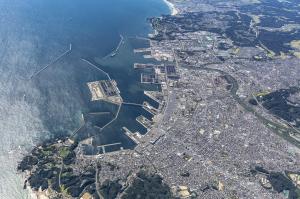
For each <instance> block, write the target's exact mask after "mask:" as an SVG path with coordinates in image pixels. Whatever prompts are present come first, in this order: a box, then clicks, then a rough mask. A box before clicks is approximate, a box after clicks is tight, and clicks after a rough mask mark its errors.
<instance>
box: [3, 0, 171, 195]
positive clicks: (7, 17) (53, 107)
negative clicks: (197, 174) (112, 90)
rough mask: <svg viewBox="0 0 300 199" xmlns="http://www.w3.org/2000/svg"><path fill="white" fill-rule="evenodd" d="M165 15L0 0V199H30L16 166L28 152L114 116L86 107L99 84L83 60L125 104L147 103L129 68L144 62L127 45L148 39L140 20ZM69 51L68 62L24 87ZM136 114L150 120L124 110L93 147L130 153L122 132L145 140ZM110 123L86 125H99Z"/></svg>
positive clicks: (110, 5) (48, 0)
mask: <svg viewBox="0 0 300 199" xmlns="http://www.w3.org/2000/svg"><path fill="white" fill-rule="evenodd" d="M168 12H169V10H168V8H167V6H166V5H165V4H164V3H163V1H161V0H143V1H142V0H89V1H83V0H72V1H71V0H43V1H41V0H0V137H1V138H0V161H1V164H0V171H1V172H0V181H1V183H0V199H14V198H16V199H19V198H20V199H23V198H29V195H28V193H27V192H26V191H25V190H23V181H22V177H21V176H20V175H18V174H17V172H16V166H17V162H18V161H19V160H20V159H21V157H22V156H23V155H24V154H26V152H28V150H30V149H31V148H32V147H33V146H35V145H36V144H38V143H39V142H41V141H42V140H45V139H47V138H49V137H53V136H57V135H68V134H71V133H72V132H73V131H74V130H75V129H76V128H78V127H79V126H80V125H81V124H82V115H84V114H86V113H88V112H93V111H98V110H101V111H102V110H107V111H110V112H112V116H113V114H114V113H115V111H116V108H115V107H113V106H109V105H106V104H98V103H91V102H90V101H89V98H88V95H87V94H86V92H87V90H86V89H87V86H86V83H87V82H88V81H95V80H99V79H105V76H104V74H103V73H101V72H99V70H96V69H94V68H93V67H91V66H89V65H88V64H87V63H85V62H83V61H82V60H81V58H84V59H87V60H90V61H92V62H93V63H95V64H96V65H97V66H99V67H101V69H103V70H105V71H106V72H108V73H109V74H110V75H111V77H112V78H113V79H116V81H117V83H118V85H119V88H120V91H121V95H122V97H123V98H124V100H125V101H129V102H136V103H142V102H143V101H144V100H148V101H149V99H147V97H146V96H144V95H143V89H144V87H143V86H142V85H141V84H140V83H139V77H140V76H139V75H140V74H139V72H138V71H134V70H133V63H134V62H136V61H138V62H148V61H145V60H144V59H143V58H142V56H141V55H137V54H134V53H133V52H132V50H133V48H135V47H136V45H137V44H136V43H137V42H136V41H135V40H134V39H132V37H135V36H142V37H146V36H147V34H148V33H149V32H151V31H152V30H151V27H150V25H149V23H148V22H147V21H146V19H147V18H148V17H153V16H159V15H161V14H166V13H168ZM120 34H122V35H123V36H124V37H125V38H126V39H125V43H124V45H122V46H121V48H120V51H119V53H118V54H117V55H116V56H115V57H113V58H108V59H106V60H105V61H103V60H102V59H101V58H102V57H103V56H105V55H107V54H108V53H110V52H111V51H112V50H113V49H114V48H115V47H116V46H117V45H118V43H119V41H120ZM130 38H131V39H130ZM70 43H72V52H71V53H70V54H68V55H67V56H64V57H63V58H62V59H60V60H59V61H58V62H56V63H54V64H52V65H51V66H49V67H48V68H47V69H46V70H44V71H42V72H41V73H39V74H38V75H37V76H35V77H34V78H32V79H30V77H31V76H32V75H33V74H34V73H35V72H36V71H38V70H39V69H41V68H43V67H44V66H46V65H47V64H49V63H50V62H52V61H53V60H55V59H56V58H57V57H58V56H60V55H61V54H62V53H63V52H65V51H66V50H68V48H69V44H70ZM152 89H156V88H152ZM150 102H151V101H150ZM152 103H153V102H152ZM154 105H155V104H154ZM140 114H144V115H145V116H146V117H150V115H149V114H148V113H146V112H145V111H144V110H142V109H137V108H134V107H130V106H126V107H125V106H124V107H122V109H121V112H120V117H119V119H118V120H116V122H114V123H113V124H112V125H111V126H110V127H109V128H107V129H106V130H105V131H104V132H103V133H102V134H101V136H98V138H97V142H98V143H110V142H116V141H120V142H122V143H123V145H124V147H128V148H129V147H132V143H131V142H130V140H129V139H128V138H126V137H125V136H124V135H123V134H122V131H121V130H120V128H121V127H122V126H127V127H128V128H129V129H130V130H132V131H137V130H138V131H140V132H141V133H145V129H144V128H142V127H141V126H140V125H138V124H137V123H136V121H135V117H136V116H138V115H140ZM112 116H108V117H107V118H94V119H93V120H92V121H91V122H96V123H97V124H99V125H101V122H102V123H105V122H106V121H108V120H109V119H111V118H109V117H112Z"/></svg>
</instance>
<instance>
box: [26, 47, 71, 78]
mask: <svg viewBox="0 0 300 199" xmlns="http://www.w3.org/2000/svg"><path fill="white" fill-rule="evenodd" d="M71 51H72V44H70V46H69V49H68V50H67V51H65V52H64V53H62V54H61V55H60V56H58V57H57V58H56V59H55V60H53V61H52V62H50V63H49V64H47V65H46V66H44V67H43V68H42V69H40V70H38V71H36V72H35V73H34V74H32V75H31V76H30V79H33V78H34V77H36V76H37V75H39V74H40V73H41V72H43V71H44V70H46V69H47V68H48V67H49V66H51V65H53V64H54V63H56V62H58V61H59V60H60V59H61V58H63V57H64V56H65V55H67V54H68V53H69V52H71Z"/></svg>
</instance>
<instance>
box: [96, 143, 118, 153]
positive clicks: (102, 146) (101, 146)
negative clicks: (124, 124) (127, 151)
mask: <svg viewBox="0 0 300 199" xmlns="http://www.w3.org/2000/svg"><path fill="white" fill-rule="evenodd" d="M117 145H122V143H121V142H116V143H112V144H103V145H100V146H97V148H101V149H102V154H105V153H106V150H105V147H108V146H117Z"/></svg>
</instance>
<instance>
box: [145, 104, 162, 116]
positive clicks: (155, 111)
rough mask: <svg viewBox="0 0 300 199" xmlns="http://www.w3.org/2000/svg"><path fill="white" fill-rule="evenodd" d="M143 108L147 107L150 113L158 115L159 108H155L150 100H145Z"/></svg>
mask: <svg viewBox="0 0 300 199" xmlns="http://www.w3.org/2000/svg"><path fill="white" fill-rule="evenodd" d="M143 109H145V110H146V111H148V112H149V113H151V114H152V115H157V114H158V112H159V111H158V110H157V109H156V108H154V107H153V106H151V105H150V104H149V103H148V102H146V101H144V102H143Z"/></svg>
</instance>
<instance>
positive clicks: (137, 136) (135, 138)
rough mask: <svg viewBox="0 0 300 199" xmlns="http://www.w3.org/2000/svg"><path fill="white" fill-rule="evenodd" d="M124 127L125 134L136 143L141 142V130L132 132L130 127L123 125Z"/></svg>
mask: <svg viewBox="0 0 300 199" xmlns="http://www.w3.org/2000/svg"><path fill="white" fill-rule="evenodd" d="M122 129H123V130H124V131H125V134H126V135H127V136H128V137H129V138H130V139H131V140H132V141H133V142H134V143H135V144H139V143H140V138H141V137H142V135H141V134H140V133H139V132H135V133H132V132H131V131H130V130H129V129H128V128H126V127H125V126H123V127H122Z"/></svg>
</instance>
